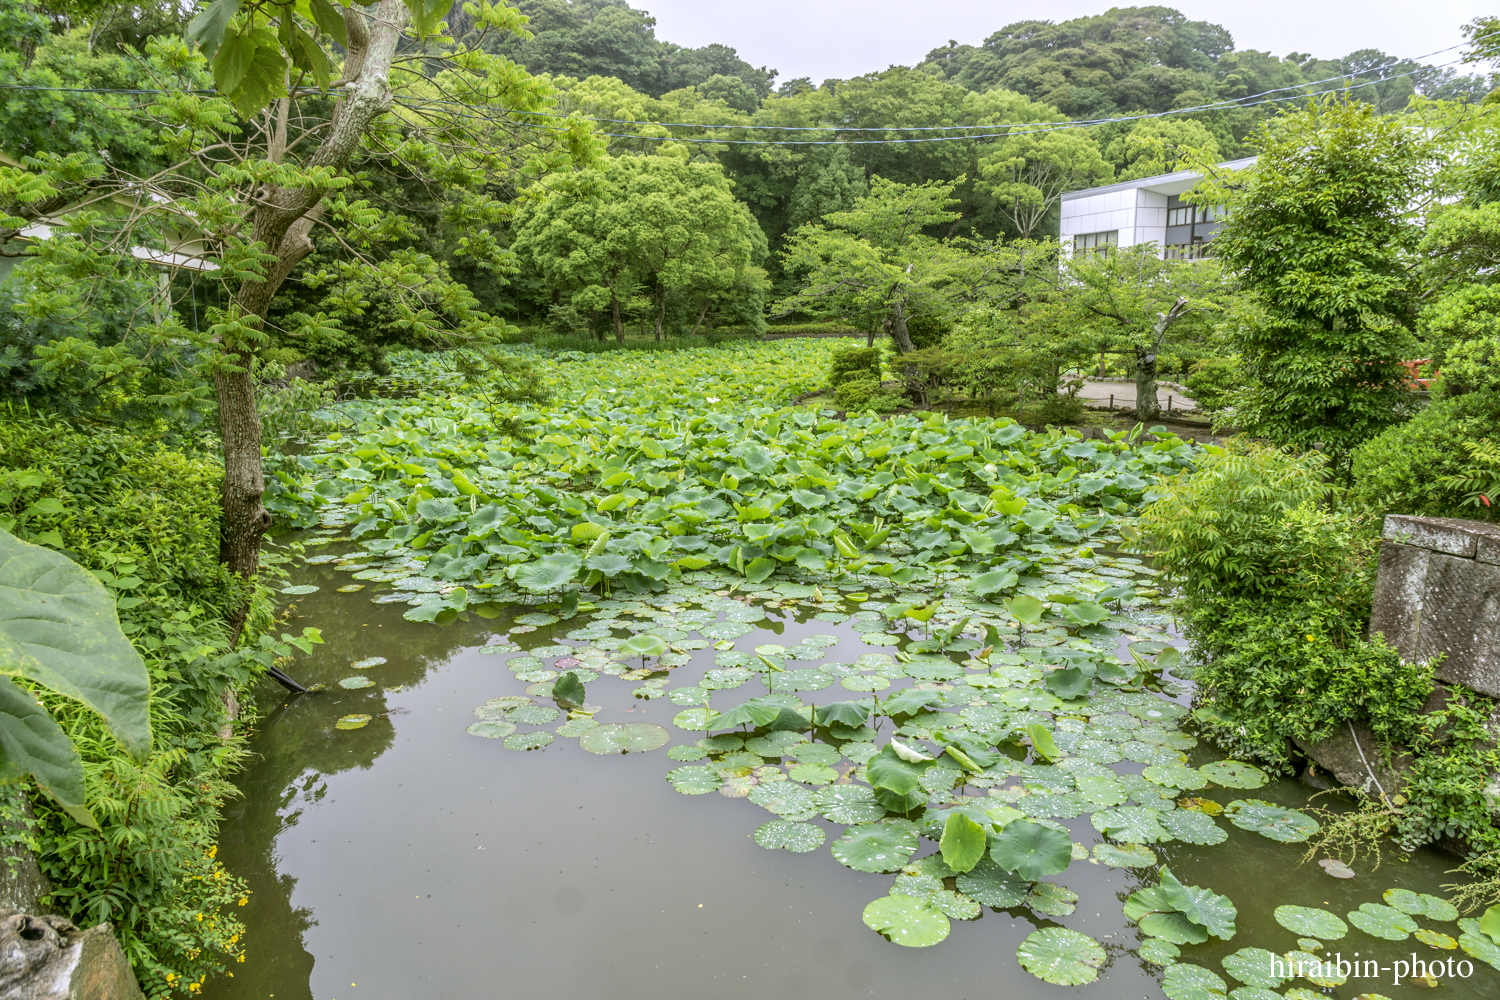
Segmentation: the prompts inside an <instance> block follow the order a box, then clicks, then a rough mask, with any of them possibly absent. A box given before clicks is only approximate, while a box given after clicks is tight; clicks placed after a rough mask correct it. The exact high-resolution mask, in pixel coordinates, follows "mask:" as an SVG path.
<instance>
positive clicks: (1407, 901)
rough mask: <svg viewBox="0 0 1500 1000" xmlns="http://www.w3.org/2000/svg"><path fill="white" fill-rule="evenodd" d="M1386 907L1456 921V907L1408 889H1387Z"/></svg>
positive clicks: (1499, 916)
mask: <svg viewBox="0 0 1500 1000" xmlns="http://www.w3.org/2000/svg"><path fill="white" fill-rule="evenodd" d="M1321 863H1322V862H1319V864H1321ZM1382 898H1383V899H1384V900H1385V903H1386V905H1387V906H1389V907H1391V908H1392V909H1394V910H1400V911H1401V912H1402V913H1409V914H1411V915H1412V916H1414V917H1428V918H1430V919H1432V920H1441V921H1444V922H1447V921H1450V920H1457V919H1458V907H1456V906H1454V905H1453V904H1452V903H1450V902H1448V901H1447V900H1446V899H1443V898H1441V897H1439V896H1432V895H1429V894H1427V893H1425V892H1424V893H1416V892H1412V891H1411V890H1409V889H1387V890H1386V891H1385V893H1384V895H1383V897H1382ZM1495 930H1496V931H1497V932H1500V911H1497V913H1496V918H1495Z"/></svg>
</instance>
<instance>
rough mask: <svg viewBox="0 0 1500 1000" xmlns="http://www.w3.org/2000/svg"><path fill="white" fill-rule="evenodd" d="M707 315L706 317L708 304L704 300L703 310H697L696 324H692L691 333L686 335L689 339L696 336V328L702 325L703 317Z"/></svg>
mask: <svg viewBox="0 0 1500 1000" xmlns="http://www.w3.org/2000/svg"><path fill="white" fill-rule="evenodd" d="M707 315H708V302H707V301H706V300H705V301H704V303H703V308H702V309H700V310H698V322H696V323H694V324H693V332H692V333H690V334H688V336H689V337H691V336H693V335H694V334H696V333H697V332H698V328H699V327H700V326H702V325H703V317H705V316H707Z"/></svg>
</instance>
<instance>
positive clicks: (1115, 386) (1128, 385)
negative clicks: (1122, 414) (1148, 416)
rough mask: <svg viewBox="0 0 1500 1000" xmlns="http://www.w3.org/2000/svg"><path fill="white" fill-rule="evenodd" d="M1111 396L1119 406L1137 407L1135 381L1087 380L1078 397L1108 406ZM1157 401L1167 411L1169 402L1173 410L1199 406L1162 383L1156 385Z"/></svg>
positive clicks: (1092, 403)
mask: <svg viewBox="0 0 1500 1000" xmlns="http://www.w3.org/2000/svg"><path fill="white" fill-rule="evenodd" d="M1111 396H1113V397H1114V400H1115V406H1116V407H1117V408H1118V407H1125V408H1130V409H1133V408H1134V407H1135V383H1134V382H1088V381H1086V382H1084V383H1083V388H1082V389H1080V390H1078V398H1079V399H1081V400H1083V401H1084V405H1085V406H1098V407H1106V406H1108V405H1109V400H1110V397H1111ZM1156 402H1157V403H1158V405H1160V406H1161V408H1162V411H1163V412H1165V411H1166V409H1167V404H1168V402H1170V403H1171V404H1172V409H1173V410H1192V409H1196V408H1197V406H1198V404H1197V403H1195V402H1194V401H1193V400H1191V399H1189V398H1188V397H1186V396H1184V395H1183V394H1182V393H1181V392H1179V391H1178V390H1176V389H1174V388H1171V387H1169V386H1165V385H1160V384H1158V385H1157V387H1156Z"/></svg>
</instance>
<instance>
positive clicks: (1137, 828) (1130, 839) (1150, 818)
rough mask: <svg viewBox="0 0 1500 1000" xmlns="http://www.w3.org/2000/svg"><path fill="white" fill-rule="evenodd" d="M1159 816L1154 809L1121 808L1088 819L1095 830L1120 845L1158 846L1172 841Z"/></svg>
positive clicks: (1108, 810) (1096, 814) (1099, 813)
mask: <svg viewBox="0 0 1500 1000" xmlns="http://www.w3.org/2000/svg"><path fill="white" fill-rule="evenodd" d="M1159 815H1160V814H1159V813H1158V812H1157V811H1156V810H1155V809H1145V808H1142V807H1140V806H1121V807H1120V808H1118V809H1104V810H1101V811H1099V812H1096V813H1094V814H1093V815H1091V816H1090V817H1089V822H1090V823H1092V824H1093V826H1094V829H1095V830H1098V831H1099V832H1100V833H1102V834H1104V835H1105V836H1106V837H1112V838H1114V839H1115V840H1118V841H1121V842H1122V843H1126V844H1158V843H1161V842H1162V841H1164V840H1171V839H1172V835H1171V834H1169V833H1168V832H1167V831H1166V830H1165V829H1164V828H1163V827H1162V825H1161V823H1160V821H1159Z"/></svg>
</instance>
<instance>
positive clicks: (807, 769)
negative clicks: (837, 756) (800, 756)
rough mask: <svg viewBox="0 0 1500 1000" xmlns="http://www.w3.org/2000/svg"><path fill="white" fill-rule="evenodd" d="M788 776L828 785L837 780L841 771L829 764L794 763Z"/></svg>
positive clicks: (789, 769) (808, 782)
mask: <svg viewBox="0 0 1500 1000" xmlns="http://www.w3.org/2000/svg"><path fill="white" fill-rule="evenodd" d="M786 776H787V777H788V778H791V779H792V780H793V781H801V782H803V783H804V784H808V785H827V784H831V783H832V782H834V781H837V780H838V777H839V773H838V772H837V771H835V770H834V769H833V768H831V767H829V766H828V765H827V764H793V765H792V766H791V767H790V768H788V769H787V772H786Z"/></svg>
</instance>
